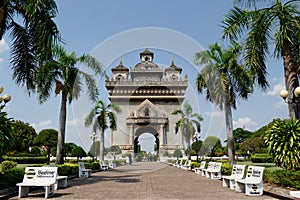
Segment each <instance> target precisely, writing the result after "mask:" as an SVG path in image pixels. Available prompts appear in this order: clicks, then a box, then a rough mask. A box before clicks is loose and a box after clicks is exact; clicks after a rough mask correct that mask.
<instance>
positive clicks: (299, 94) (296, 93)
mask: <svg viewBox="0 0 300 200" xmlns="http://www.w3.org/2000/svg"><path fill="white" fill-rule="evenodd" d="M280 96H281V97H282V98H283V100H284V102H285V103H287V104H292V105H293V108H294V112H295V117H296V119H299V118H300V116H299V110H298V104H299V102H300V99H299V98H300V87H299V86H298V87H296V88H295V89H294V90H293V93H292V96H291V100H289V99H288V96H289V92H288V91H287V90H281V91H280Z"/></svg>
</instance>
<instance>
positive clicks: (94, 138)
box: [90, 132, 97, 162]
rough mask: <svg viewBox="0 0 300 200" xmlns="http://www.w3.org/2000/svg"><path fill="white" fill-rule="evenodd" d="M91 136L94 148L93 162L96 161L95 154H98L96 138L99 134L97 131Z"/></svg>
mask: <svg viewBox="0 0 300 200" xmlns="http://www.w3.org/2000/svg"><path fill="white" fill-rule="evenodd" d="M90 138H91V139H92V140H93V150H94V155H93V162H94V161H95V156H96V148H95V140H96V139H97V134H96V133H95V132H93V134H92V135H90Z"/></svg>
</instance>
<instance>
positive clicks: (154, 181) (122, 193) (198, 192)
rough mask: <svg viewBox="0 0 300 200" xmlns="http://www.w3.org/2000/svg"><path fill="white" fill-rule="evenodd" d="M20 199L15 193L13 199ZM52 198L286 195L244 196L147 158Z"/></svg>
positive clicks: (227, 199)
mask: <svg viewBox="0 0 300 200" xmlns="http://www.w3.org/2000/svg"><path fill="white" fill-rule="evenodd" d="M43 197H44V193H41V192H38V191H37V192H35V193H29V196H28V197H27V198H25V199H34V200H40V199H43ZM14 199H17V197H16V196H15V197H12V198H10V200H14ZM52 199H172V200H173V199H203V200H206V199H212V200H214V199H223V200H243V199H246V200H247V199H255V200H272V199H273V200H274V199H284V198H280V197H272V196H269V195H263V196H258V197H249V196H245V194H244V193H236V192H234V191H232V190H230V189H228V188H223V187H222V182H221V181H220V180H211V179H208V178H205V177H202V176H201V175H197V174H195V173H192V172H190V171H185V170H182V169H178V168H176V167H173V166H168V165H166V164H163V163H156V162H152V163H151V162H149V163H148V162H145V163H134V164H133V165H131V166H122V167H118V168H116V169H113V170H109V171H102V172H97V173H93V174H92V177H90V178H81V179H80V178H75V179H72V180H70V181H69V182H68V188H65V189H60V190H57V191H56V192H55V194H54V196H52Z"/></svg>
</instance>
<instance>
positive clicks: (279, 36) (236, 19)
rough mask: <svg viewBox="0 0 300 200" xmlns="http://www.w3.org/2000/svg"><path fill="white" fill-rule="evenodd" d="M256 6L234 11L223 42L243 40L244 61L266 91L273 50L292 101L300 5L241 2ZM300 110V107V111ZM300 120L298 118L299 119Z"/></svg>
mask: <svg viewBox="0 0 300 200" xmlns="http://www.w3.org/2000/svg"><path fill="white" fill-rule="evenodd" d="M238 2H241V3H246V5H247V6H253V7H254V9H253V10H246V9H241V8H238V7H234V8H233V9H232V10H231V11H229V13H228V14H227V16H226V17H225V19H224V20H223V24H222V26H223V28H224V34H223V38H224V39H227V38H228V39H230V40H239V39H243V43H244V45H245V53H244V59H245V64H246V65H247V66H249V68H250V70H251V72H252V74H254V75H255V81H256V82H257V83H258V85H260V86H261V87H262V89H266V88H267V87H268V83H267V80H266V75H267V70H266V58H267V56H268V55H269V51H270V47H274V51H273V54H272V56H274V57H275V58H277V59H280V58H281V59H283V67H284V77H285V87H286V90H287V91H288V93H289V97H288V101H289V102H291V101H292V99H293V90H294V89H295V88H296V87H297V86H299V81H298V77H297V70H299V69H298V67H299V49H300V45H299V44H300V43H299V41H300V20H299V1H297V0H291V1H286V3H283V1H282V0H275V1H274V2H273V3H271V4H270V6H268V7H263V8H260V9H258V8H257V4H256V2H257V1H255V0H254V1H250V0H244V1H243V0H238ZM297 109H298V110H299V105H298V108H297ZM289 113H290V117H291V118H295V109H294V107H293V104H289ZM298 117H299V116H298Z"/></svg>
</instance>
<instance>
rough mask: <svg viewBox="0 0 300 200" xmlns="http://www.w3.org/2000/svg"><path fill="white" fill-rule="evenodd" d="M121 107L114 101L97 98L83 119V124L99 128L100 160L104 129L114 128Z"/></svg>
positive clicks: (102, 150)
mask: <svg viewBox="0 0 300 200" xmlns="http://www.w3.org/2000/svg"><path fill="white" fill-rule="evenodd" d="M120 112H121V109H120V107H119V106H118V105H116V104H114V103H109V104H107V105H106V103H105V102H104V101H102V100H99V101H98V102H97V103H96V106H95V107H94V108H93V109H92V110H91V112H90V113H89V114H88V116H87V117H86V119H85V126H90V125H91V124H93V131H94V132H96V130H97V129H100V161H101V162H102V161H103V160H104V146H105V145H104V131H105V130H106V129H108V128H110V129H112V130H116V128H117V116H116V114H115V113H120Z"/></svg>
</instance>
